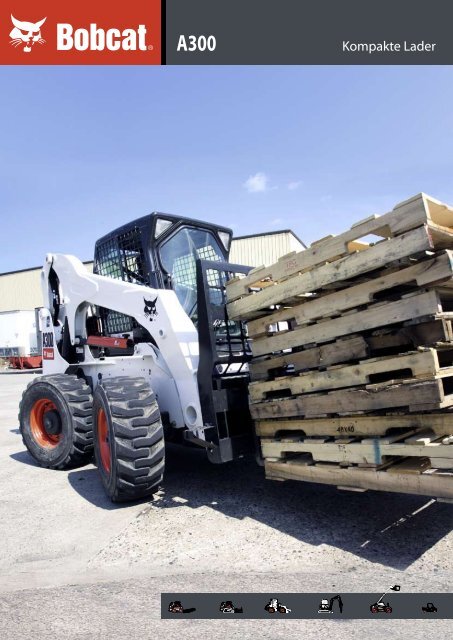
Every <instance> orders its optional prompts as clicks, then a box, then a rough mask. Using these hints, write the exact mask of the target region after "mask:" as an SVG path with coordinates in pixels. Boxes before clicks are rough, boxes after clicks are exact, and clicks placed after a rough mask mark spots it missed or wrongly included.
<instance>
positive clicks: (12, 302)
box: [0, 262, 93, 311]
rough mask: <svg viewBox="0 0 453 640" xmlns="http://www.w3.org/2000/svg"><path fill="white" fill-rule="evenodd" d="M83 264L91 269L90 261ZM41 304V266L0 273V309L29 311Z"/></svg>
mask: <svg viewBox="0 0 453 640" xmlns="http://www.w3.org/2000/svg"><path fill="white" fill-rule="evenodd" d="M84 264H85V266H86V267H87V269H89V270H90V271H91V270H92V268H93V263H92V262H85V263H84ZM42 306H43V301H42V293H41V267H36V268H34V269H26V270H24V271H12V272H11V273H1V274H0V311H27V310H28V311H29V310H33V309H35V308H36V307H42Z"/></svg>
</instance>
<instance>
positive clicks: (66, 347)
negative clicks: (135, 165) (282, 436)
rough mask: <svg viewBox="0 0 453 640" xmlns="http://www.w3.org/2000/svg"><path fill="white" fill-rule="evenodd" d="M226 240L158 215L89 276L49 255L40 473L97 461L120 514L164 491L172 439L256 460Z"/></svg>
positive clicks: (35, 418)
mask: <svg viewBox="0 0 453 640" xmlns="http://www.w3.org/2000/svg"><path fill="white" fill-rule="evenodd" d="M231 235H232V234H231V231H230V230H229V229H226V228H223V227H217V226H214V225H211V224H208V223H204V222H199V221H196V220H190V219H181V218H177V217H175V216H171V215H167V214H161V213H153V214H150V215H148V216H145V217H143V218H140V219H138V220H135V221H133V222H131V223H129V224H127V225H125V226H123V227H121V228H119V229H116V230H115V231H113V232H111V233H109V234H108V235H106V236H104V237H103V238H101V239H100V240H98V241H97V243H96V247H95V256H94V273H89V272H88V271H87V270H86V268H85V267H84V265H83V264H82V263H81V262H80V261H79V260H78V259H77V258H75V257H73V256H68V255H62V254H48V255H47V256H46V262H45V265H44V268H43V271H42V274H41V277H42V288H43V296H44V301H45V302H44V304H45V305H46V306H45V307H44V308H42V309H41V310H40V312H39V328H40V331H41V334H42V353H43V375H42V376H41V377H39V378H37V379H36V380H34V381H33V382H32V383H31V384H29V386H28V387H27V389H26V391H25V392H24V394H23V397H22V400H21V404H20V412H19V421H20V430H21V433H22V437H23V440H24V443H25V445H26V447H27V449H28V451H29V452H30V453H31V455H32V456H33V457H34V458H35V460H37V461H38V462H39V463H40V464H41V465H42V466H44V467H48V468H53V469H66V468H70V467H73V466H77V465H80V464H83V463H86V462H88V461H89V460H90V459H91V457H92V454H93V450H94V455H95V459H96V463H97V466H98V469H99V472H100V476H101V480H102V483H103V485H104V488H105V490H106V492H107V494H108V496H109V497H110V498H111V500H113V501H122V500H135V499H138V498H142V497H144V496H149V495H151V494H152V493H153V492H155V491H156V490H157V488H158V486H159V484H160V483H161V481H162V477H163V472H164V437H165V439H166V440H169V441H174V442H180V443H181V444H187V445H191V446H199V447H203V448H204V449H205V450H206V452H207V455H208V458H209V459H210V460H211V461H212V462H215V463H220V462H226V461H229V460H232V459H233V458H236V457H240V456H243V455H245V454H246V453H251V452H253V450H254V437H253V428H252V422H251V418H250V414H249V411H248V402H247V385H248V380H249V378H248V365H247V363H248V361H249V360H250V358H251V352H250V349H249V345H248V343H247V338H246V334H245V329H244V327H243V326H242V324H241V323H237V322H231V321H229V320H228V317H227V312H226V304H225V282H226V280H227V279H228V278H229V277H231V276H232V275H234V274H236V273H247V272H248V271H249V268H248V267H243V266H240V265H233V264H229V263H228V262H227V261H228V253H229V246H230V242H231Z"/></svg>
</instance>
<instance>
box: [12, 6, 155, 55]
mask: <svg viewBox="0 0 453 640" xmlns="http://www.w3.org/2000/svg"><path fill="white" fill-rule="evenodd" d="M0 64H17V65H29V64H37V65H41V64H51V65H55V64H57V65H58V64H81V65H90V64H100V65H109V64H121V65H129V64H131V65H140V64H144V65H156V64H161V0H127V1H124V2H120V3H118V4H116V3H115V4H114V3H113V2H112V1H110V2H108V1H107V0H70V1H69V2H67V1H66V2H64V3H63V2H61V0H60V1H56V0H38V1H36V0H7V1H6V2H4V3H2V6H1V7H0Z"/></svg>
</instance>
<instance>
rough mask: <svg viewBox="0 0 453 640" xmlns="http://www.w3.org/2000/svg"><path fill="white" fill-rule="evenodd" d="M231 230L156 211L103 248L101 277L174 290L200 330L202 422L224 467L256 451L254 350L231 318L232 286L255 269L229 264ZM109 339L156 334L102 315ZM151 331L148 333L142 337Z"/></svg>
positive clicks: (98, 265)
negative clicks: (228, 292)
mask: <svg viewBox="0 0 453 640" xmlns="http://www.w3.org/2000/svg"><path fill="white" fill-rule="evenodd" d="M231 238H232V231H231V230H230V229H228V228H226V227H221V226H218V225H213V224H210V223H207V222H202V221H199V220H194V219H190V218H180V217H177V216H174V215H170V214H165V213H158V212H155V213H152V214H150V215H147V216H144V217H142V218H139V219H137V220H134V221H133V222H130V223H128V224H126V225H124V226H122V227H119V228H118V229H116V230H114V231H112V232H111V233H109V234H107V235H106V236H104V237H102V238H100V239H99V240H98V241H97V242H96V246H95V256H94V272H95V273H98V274H100V275H103V276H108V277H112V278H117V279H120V280H125V281H126V282H131V283H134V284H142V285H145V286H149V287H151V288H153V289H173V290H174V291H175V293H176V296H177V297H178V300H179V302H180V303H181V305H182V307H183V309H184V310H185V312H186V313H187V315H188V316H189V317H190V319H191V320H192V322H193V323H194V325H195V326H196V327H197V330H198V335H199V350H200V359H199V367H198V387H199V392H200V401H201V406H202V411H203V420H204V423H205V424H206V425H211V426H210V427H209V428H211V429H214V431H215V433H214V434H211V435H213V437H214V436H215V439H216V440H217V441H218V447H217V448H213V449H212V450H211V451H208V456H211V458H212V461H213V462H223V461H226V460H229V459H232V458H234V457H237V456H238V455H242V453H244V452H246V451H248V450H250V448H251V444H250V435H251V433H252V426H251V424H252V423H251V418H250V415H249V410H248V399H247V385H248V381H249V377H248V367H247V364H248V362H249V361H250V359H251V351H250V347H249V344H248V341H247V336H246V330H245V326H244V325H243V324H242V323H239V322H232V321H230V320H229V319H228V316H227V308H226V298H225V283H226V280H227V279H228V278H230V277H231V276H232V275H235V274H236V273H247V272H248V271H249V269H250V268H249V267H246V266H241V265H231V264H230V263H229V262H228V257H229V251H230V246H231ZM100 312H101V317H102V322H103V326H104V331H105V333H106V334H107V335H118V334H126V333H127V334H129V335H133V336H134V340H135V341H136V342H137V341H140V340H142V341H148V340H149V339H150V338H151V339H152V336H149V335H145V334H147V331H146V330H144V329H143V328H142V327H140V326H137V323H136V322H135V320H134V319H133V318H130V317H129V316H124V315H123V314H119V313H118V312H115V311H111V310H100ZM144 331H145V334H144V333H143V332H144Z"/></svg>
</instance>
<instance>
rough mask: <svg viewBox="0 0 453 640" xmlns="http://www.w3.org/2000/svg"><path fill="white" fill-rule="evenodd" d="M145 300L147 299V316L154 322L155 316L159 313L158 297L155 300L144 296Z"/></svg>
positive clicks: (145, 311)
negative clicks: (157, 307)
mask: <svg viewBox="0 0 453 640" xmlns="http://www.w3.org/2000/svg"><path fill="white" fill-rule="evenodd" d="M143 300H144V301H145V308H144V310H143V311H144V314H145V317H146V318H149V320H150V322H152V321H153V320H154V318H155V317H156V316H157V315H159V314H158V313H157V309H156V302H157V298H154V300H146V298H143Z"/></svg>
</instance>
